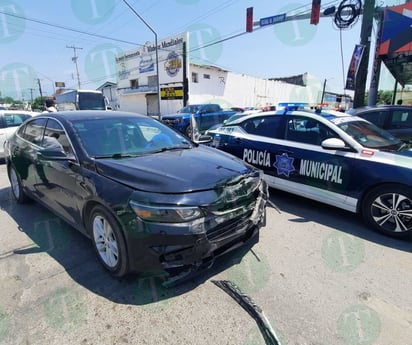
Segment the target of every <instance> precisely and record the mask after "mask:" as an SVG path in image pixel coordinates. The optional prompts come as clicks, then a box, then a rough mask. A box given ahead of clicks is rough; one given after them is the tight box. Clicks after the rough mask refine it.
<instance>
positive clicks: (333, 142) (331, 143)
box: [321, 138, 348, 150]
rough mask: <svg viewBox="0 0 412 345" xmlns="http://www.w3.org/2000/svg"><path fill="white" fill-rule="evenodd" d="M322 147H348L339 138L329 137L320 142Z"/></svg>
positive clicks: (327, 148) (339, 148)
mask: <svg viewBox="0 0 412 345" xmlns="http://www.w3.org/2000/svg"><path fill="white" fill-rule="evenodd" d="M321 145H322V148H324V149H325V150H346V149H348V147H347V146H346V144H345V142H344V141H343V140H342V139H339V138H329V139H325V140H323V141H322V143H321Z"/></svg>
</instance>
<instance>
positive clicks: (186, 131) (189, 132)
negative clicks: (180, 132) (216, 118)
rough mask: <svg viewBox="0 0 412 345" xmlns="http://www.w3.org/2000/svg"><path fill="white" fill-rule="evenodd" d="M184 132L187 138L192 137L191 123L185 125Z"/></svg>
mask: <svg viewBox="0 0 412 345" xmlns="http://www.w3.org/2000/svg"><path fill="white" fill-rule="evenodd" d="M185 134H186V136H187V137H188V138H190V139H192V126H191V125H187V126H186V129H185Z"/></svg>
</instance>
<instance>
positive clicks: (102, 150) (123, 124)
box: [73, 116, 193, 158]
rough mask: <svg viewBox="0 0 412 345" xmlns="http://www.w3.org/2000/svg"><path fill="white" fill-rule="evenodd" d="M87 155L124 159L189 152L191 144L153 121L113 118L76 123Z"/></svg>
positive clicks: (166, 127) (74, 122)
mask: <svg viewBox="0 0 412 345" xmlns="http://www.w3.org/2000/svg"><path fill="white" fill-rule="evenodd" d="M73 127H74V129H75V131H76V132H77V135H78V137H79V139H80V141H81V143H82V144H83V147H84V149H85V151H86V152H87V154H88V155H89V156H91V157H95V158H107V157H112V158H122V157H130V156H136V155H145V154H150V153H155V152H160V151H165V150H175V149H187V148H191V147H192V145H193V144H192V143H191V142H190V141H189V140H188V139H187V138H185V137H183V136H182V135H180V134H178V133H177V132H175V131H174V130H172V129H171V128H169V127H168V126H166V125H164V124H162V123H160V122H159V121H156V120H154V119H152V118H145V117H135V118H133V117H117V116H116V117H113V118H100V119H84V120H83V119H82V120H75V121H73Z"/></svg>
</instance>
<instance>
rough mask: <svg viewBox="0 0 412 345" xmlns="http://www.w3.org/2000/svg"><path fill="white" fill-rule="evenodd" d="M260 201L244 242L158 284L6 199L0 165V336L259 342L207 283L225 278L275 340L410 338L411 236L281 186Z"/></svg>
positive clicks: (388, 343) (319, 344) (390, 342)
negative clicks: (389, 232) (105, 262)
mask: <svg viewBox="0 0 412 345" xmlns="http://www.w3.org/2000/svg"><path fill="white" fill-rule="evenodd" d="M271 201H273V202H274V204H275V205H276V206H277V208H278V209H276V208H274V207H269V208H268V217H267V226H266V227H265V228H263V229H262V230H261V235H260V241H259V243H258V244H256V245H255V246H254V247H253V249H252V251H248V252H246V253H242V252H241V251H237V252H236V253H233V254H231V255H228V256H226V257H223V258H221V260H219V262H218V263H217V265H216V267H214V269H212V270H211V271H210V272H208V274H204V275H202V276H201V277H198V278H196V279H193V280H192V281H190V282H188V283H186V284H183V285H180V286H177V287H172V288H169V289H165V288H163V287H162V286H161V284H160V281H159V279H155V278H138V277H136V276H131V277H127V278H126V279H122V280H118V279H114V278H112V277H111V276H110V275H108V274H107V273H106V272H105V271H104V270H103V269H102V267H101V266H100V264H99V263H98V261H97V258H96V257H95V255H94V252H93V250H92V247H91V244H90V243H89V241H88V240H87V239H86V238H84V237H83V236H82V235H80V234H79V233H77V232H76V231H75V230H74V229H72V228H71V227H69V226H67V225H65V224H64V223H63V222H62V221H60V220H59V219H58V218H56V217H55V216H54V215H52V214H51V213H50V212H48V211H47V210H45V209H44V208H42V207H41V206H39V205H37V204H36V203H29V204H26V205H17V204H16V203H15V202H14V201H13V199H12V195H11V191H10V187H9V183H8V180H7V177H6V167H5V165H4V164H2V165H0V207H1V209H0V233H1V237H0V281H1V288H0V344H16V345H17V344H18V345H23V344H24V345H31V344H39V345H40V344H41V345H45V344H47V345H54V344H78V345H89V344H99V345H106V344H167V345H172V344H176V345H177V344H178V345H181V344H185V345H188V344H201V345H202V344H213V345H215V344H216V345H221V344H222V345H223V344H224V345H228V344H230V345H231V344H234V345H260V344H265V342H264V340H263V338H262V335H261V333H260V331H259V328H258V326H257V323H256V322H255V320H254V319H253V318H252V317H251V316H250V315H249V314H247V313H246V311H245V310H243V309H242V308H241V307H240V306H239V305H238V304H237V302H236V301H235V300H234V299H232V298H231V297H230V296H229V295H228V294H227V293H225V292H224V291H223V290H222V289H220V288H219V287H217V286H216V285H215V284H213V283H212V280H213V279H217V280H221V279H224V280H230V281H233V282H234V283H236V284H237V286H238V287H239V288H240V289H241V290H242V291H243V292H244V293H246V294H248V296H250V297H251V298H252V299H253V300H254V301H255V302H256V304H257V305H259V306H260V307H261V308H263V310H264V313H265V315H266V316H267V318H268V320H269V321H270V323H271V325H272V327H273V328H274V330H275V331H276V333H277V335H278V338H279V339H280V343H281V344H282V345H285V344H286V345H411V344H412V293H411V287H412V253H411V252H412V243H411V242H410V241H400V240H394V239H391V238H388V237H385V236H382V235H380V234H377V233H375V232H373V231H372V230H370V229H368V228H367V227H365V225H364V224H363V223H362V221H361V220H360V219H358V218H357V217H356V216H354V215H353V214H351V213H348V212H345V211H341V210H339V209H336V208H332V207H329V206H327V205H323V204H320V203H316V202H312V201H309V200H306V199H302V198H299V197H296V196H292V195H289V194H287V193H280V192H277V191H275V190H271Z"/></svg>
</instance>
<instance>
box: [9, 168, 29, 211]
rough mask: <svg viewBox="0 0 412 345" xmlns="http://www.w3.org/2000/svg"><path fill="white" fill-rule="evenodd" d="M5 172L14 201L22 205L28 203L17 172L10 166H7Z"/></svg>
mask: <svg viewBox="0 0 412 345" xmlns="http://www.w3.org/2000/svg"><path fill="white" fill-rule="evenodd" d="M7 172H8V175H9V181H10V186H11V192H12V194H13V197H14V199H15V200H16V202H17V203H19V204H24V203H25V202H27V201H28V199H29V198H28V196H27V194H26V193H25V191H24V188H23V183H22V182H21V178H20V176H19V174H18V172H17V171H16V169H15V168H14V167H13V166H12V165H9V167H8V169H7Z"/></svg>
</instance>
